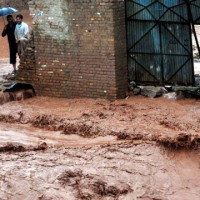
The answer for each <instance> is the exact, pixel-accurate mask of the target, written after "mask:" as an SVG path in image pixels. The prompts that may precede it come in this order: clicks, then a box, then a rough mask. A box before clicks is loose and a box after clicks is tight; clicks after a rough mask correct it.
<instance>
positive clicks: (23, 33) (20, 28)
mask: <svg viewBox="0 0 200 200" xmlns="http://www.w3.org/2000/svg"><path fill="white" fill-rule="evenodd" d="M28 34H29V28H28V24H26V23H24V22H22V23H21V24H16V27H15V39H16V41H18V40H20V39H28V38H29V35H28Z"/></svg>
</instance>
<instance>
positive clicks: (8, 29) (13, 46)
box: [1, 15, 17, 73]
mask: <svg viewBox="0 0 200 200" xmlns="http://www.w3.org/2000/svg"><path fill="white" fill-rule="evenodd" d="M6 19H7V22H8V24H7V25H5V27H4V29H3V32H2V34H1V35H2V37H5V36H6V35H7V38H8V44H9V50H10V64H12V65H13V73H15V72H16V54H17V43H16V39H15V35H14V32H15V27H16V22H15V21H14V18H13V16H12V15H8V16H7V17H6Z"/></svg>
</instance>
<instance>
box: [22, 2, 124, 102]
mask: <svg viewBox="0 0 200 200" xmlns="http://www.w3.org/2000/svg"><path fill="white" fill-rule="evenodd" d="M29 9H30V12H31V15H32V16H33V20H34V23H35V25H34V29H33V37H32V40H31V43H30V44H29V47H28V49H27V52H26V54H25V57H24V58H23V59H22V60H21V63H20V69H19V80H21V81H26V82H29V83H32V84H33V86H34V87H35V89H36V92H37V94H39V95H44V96H55V97H70V98H71V97H92V98H98V97H100V98H109V99H116V98H121V97H124V96H125V94H126V91H127V63H126V38H125V19H124V16H125V10H124V2H123V1H122V0H57V1H55V0H48V1H36V0H32V1H29Z"/></svg>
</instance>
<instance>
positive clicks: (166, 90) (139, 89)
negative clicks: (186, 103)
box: [129, 75, 200, 99]
mask: <svg viewBox="0 0 200 200" xmlns="http://www.w3.org/2000/svg"><path fill="white" fill-rule="evenodd" d="M195 81H196V86H195V87H190V86H172V85H165V86H139V85H136V83H135V82H134V81H131V82H130V83H129V94H130V95H142V96H145V97H150V98H156V97H161V96H163V97H165V98H167V99H182V98H196V99H200V75H198V76H197V78H195Z"/></svg>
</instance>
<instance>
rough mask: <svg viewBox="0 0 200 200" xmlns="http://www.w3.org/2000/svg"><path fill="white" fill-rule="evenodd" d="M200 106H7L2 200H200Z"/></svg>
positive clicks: (128, 102) (0, 130)
mask: <svg viewBox="0 0 200 200" xmlns="http://www.w3.org/2000/svg"><path fill="white" fill-rule="evenodd" d="M199 130H200V101H198V100H194V99H182V100H169V99H165V98H157V99H150V98H144V97H140V96H135V97H130V98H128V99H124V100H117V101H113V102H110V101H107V100H102V99H96V100H94V99H57V98H48V97H33V98H30V99H26V100H24V101H13V102H8V103H5V104H3V105H1V106H0V168H1V171H0V199H1V200H8V199H9V200H22V199H23V200H30V199H33V200H40V199H42V200H50V199H51V200H54V199H58V200H65V199H66V200H74V199H83V200H101V199H102V200H140V199H142V200H152V199H154V200H155V199H156V200H157V199H160V200H165V199H167V200H168V199H169V200H179V199H180V200H191V199H192V200H198V199H199V198H200V195H199V191H200V148H199V144H200V131H199Z"/></svg>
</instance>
